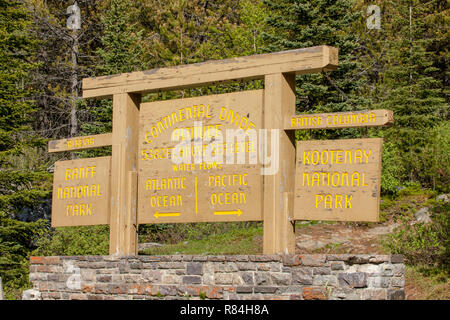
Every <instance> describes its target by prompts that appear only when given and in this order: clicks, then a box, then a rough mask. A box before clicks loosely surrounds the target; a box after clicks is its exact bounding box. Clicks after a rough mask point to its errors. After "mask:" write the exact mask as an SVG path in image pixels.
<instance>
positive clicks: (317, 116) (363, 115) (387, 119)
mask: <svg viewBox="0 0 450 320" xmlns="http://www.w3.org/2000/svg"><path fill="white" fill-rule="evenodd" d="M393 123H394V114H393V112H392V111H391V110H383V109H381V110H366V111H352V112H333V113H311V114H297V115H291V116H288V117H286V118H285V119H284V129H285V130H302V129H339V128H356V127H374V126H387V125H391V124H393Z"/></svg>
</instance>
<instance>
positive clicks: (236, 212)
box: [214, 209, 243, 217]
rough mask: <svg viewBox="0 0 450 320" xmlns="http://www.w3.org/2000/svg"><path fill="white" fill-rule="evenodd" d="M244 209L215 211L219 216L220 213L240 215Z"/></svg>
mask: <svg viewBox="0 0 450 320" xmlns="http://www.w3.org/2000/svg"><path fill="white" fill-rule="evenodd" d="M242 213H243V212H242V210H241V209H237V210H228V211H214V215H216V216H219V215H227V214H237V215H238V217H239V216H240V215H241V214H242Z"/></svg>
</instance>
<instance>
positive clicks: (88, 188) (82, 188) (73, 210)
mask: <svg viewBox="0 0 450 320" xmlns="http://www.w3.org/2000/svg"><path fill="white" fill-rule="evenodd" d="M110 166H111V157H99V158H87V159H77V160H68V161H57V162H55V167H54V173H53V201H52V227H64V226H78V225H80V226H84V225H97V224H108V222H109V215H108V212H109V204H110V197H109V194H110V192H109V188H110V182H109V180H110V176H111V172H110V171H111V170H110Z"/></svg>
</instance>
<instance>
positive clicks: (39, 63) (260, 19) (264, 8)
mask: <svg viewBox="0 0 450 320" xmlns="http://www.w3.org/2000/svg"><path fill="white" fill-rule="evenodd" d="M72 4H73V1H60V0H0V164H1V168H0V276H1V277H2V279H3V282H4V284H5V288H6V289H5V290H6V294H7V297H9V298H14V297H17V296H18V295H19V296H20V290H21V289H23V288H25V287H27V286H29V282H28V257H29V255H30V254H36V253H37V254H47V255H52V254H53V255H58V254H68V255H75V254H107V252H108V241H107V237H108V231H107V230H108V229H107V227H106V226H99V227H83V228H81V227H80V228H71V229H70V228H59V229H58V230H55V229H52V228H50V225H49V219H50V213H51V186H52V170H53V163H54V162H55V161H57V160H65V159H70V158H71V157H72V158H73V157H90V156H98V155H107V154H108V153H109V152H110V149H108V148H103V149H101V150H96V151H84V152H79V153H73V154H70V153H60V154H49V153H47V142H48V141H49V140H53V139H59V138H66V137H69V136H79V135H88V134H98V133H105V132H111V127H112V126H111V118H112V103H111V101H110V100H93V99H89V100H82V99H81V98H79V97H80V95H81V79H82V78H85V77H91V76H100V75H110V74H116V73H122V72H131V71H136V70H145V69H152V68H159V67H165V66H174V65H180V64H188V63H196V62H202V61H206V60H212V59H224V58H230V57H237V56H245V55H253V54H260V53H266V52H276V51H282V50H289V49H295V48H304V47H310V46H315V45H322V44H327V45H330V46H335V47H338V48H339V68H338V70H337V71H334V72H330V73H321V74H314V75H304V76H298V77H297V89H296V90H297V105H296V108H297V112H299V113H310V112H311V113H313V112H338V111H351V110H364V109H380V108H384V109H390V110H393V111H394V116H395V124H394V125H393V126H392V127H389V128H371V129H367V128H363V129H344V130H335V131H333V130H316V131H304V132H303V131H302V132H300V131H298V132H297V139H299V140H306V139H335V138H347V137H349V138H350V137H352V138H355V137H384V145H383V174H382V193H383V194H384V195H390V196H395V194H396V193H397V192H398V191H399V190H401V189H402V188H404V187H405V186H406V187H407V186H411V185H415V186H420V187H422V188H427V189H432V190H436V191H438V192H440V193H448V192H449V168H450V165H449V162H450V161H449V158H450V150H449V148H450V147H449V146H450V143H449V139H450V138H449V137H450V125H449V121H448V116H449V108H448V102H449V92H448V85H449V71H448V59H449V53H448V48H449V39H450V37H449V35H450V34H449V27H448V26H449V16H450V15H449V8H448V3H447V1H439V0H435V1H433V0H432V1H426V0H425V1H419V0H408V1H406V0H392V1H375V0H373V1H363V0H335V1H326V0H313V1H306V0H242V1H238V0H223V1H210V0H190V1H187V0H165V1H159V0H135V1H130V0H120V1H119V0H97V1H93V0H79V1H78V6H79V7H80V9H81V29H80V30H77V31H72V30H69V29H68V28H67V27H66V21H67V19H68V18H69V16H70V15H69V14H67V13H66V10H67V7H68V6H69V5H72ZM370 5H378V6H379V8H380V9H381V10H380V12H381V24H380V28H379V29H369V28H368V25H367V20H368V19H370V16H371V15H372V14H373V12H367V8H368V7H369V6H370ZM263 86H264V84H263V82H262V81H251V82H246V83H245V82H236V83H231V84H227V85H214V86H207V87H200V88H195V89H187V90H182V91H172V92H163V93H155V94H149V95H147V96H145V97H144V98H143V100H144V101H154V100H161V99H171V98H181V97H189V96H198V95H204V94H214V93H225V92H232V91H240V90H248V89H254V88H263ZM447 214H448V212H447ZM446 221H447V220H446ZM446 223H448V222H446ZM447 227H448V224H447ZM157 229H158V227H157V226H148V227H143V228H141V232H147V233H149V232H150V233H151V232H155V231H157ZM75 234H76V235H75ZM74 242H76V243H74ZM75 244H76V245H75ZM18 292H19V293H18Z"/></svg>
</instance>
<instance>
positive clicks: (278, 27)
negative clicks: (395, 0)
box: [264, 0, 369, 138]
mask: <svg viewBox="0 0 450 320" xmlns="http://www.w3.org/2000/svg"><path fill="white" fill-rule="evenodd" d="M264 3H265V4H266V5H267V6H268V8H269V9H270V10H271V14H270V15H269V18H268V20H267V23H268V25H269V26H271V27H272V28H273V31H272V32H267V33H265V38H266V42H267V45H266V47H265V51H268V52H274V51H282V50H289V49H297V48H305V47H311V46H318V45H329V46H334V47H337V48H338V49H339V66H338V69H337V70H336V71H333V72H331V73H322V74H310V75H302V76H298V77H297V112H299V113H308V112H316V113H317V112H340V111H351V110H358V109H368V108H369V105H368V104H369V101H368V100H367V99H364V97H363V96H361V95H360V94H358V89H359V87H360V85H361V81H362V79H361V78H360V76H359V74H358V72H359V70H360V68H361V66H360V63H359V62H358V60H357V59H356V52H357V49H358V47H359V43H358V35H357V34H356V33H354V32H352V30H351V27H352V25H353V24H354V23H355V22H356V21H358V19H359V17H360V15H361V12H359V11H354V10H353V6H354V2H353V1H351V0H337V1H326V0H314V1H308V0H264ZM359 131H360V130H358V129H345V130H333V131H332V130H321V131H320V132H319V131H317V130H315V131H313V132H311V134H312V135H313V136H315V137H327V138H336V137H339V136H342V135H344V136H345V135H351V136H355V135H357V134H358V132H359ZM301 135H303V136H304V135H307V133H305V132H300V131H299V132H298V136H301Z"/></svg>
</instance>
